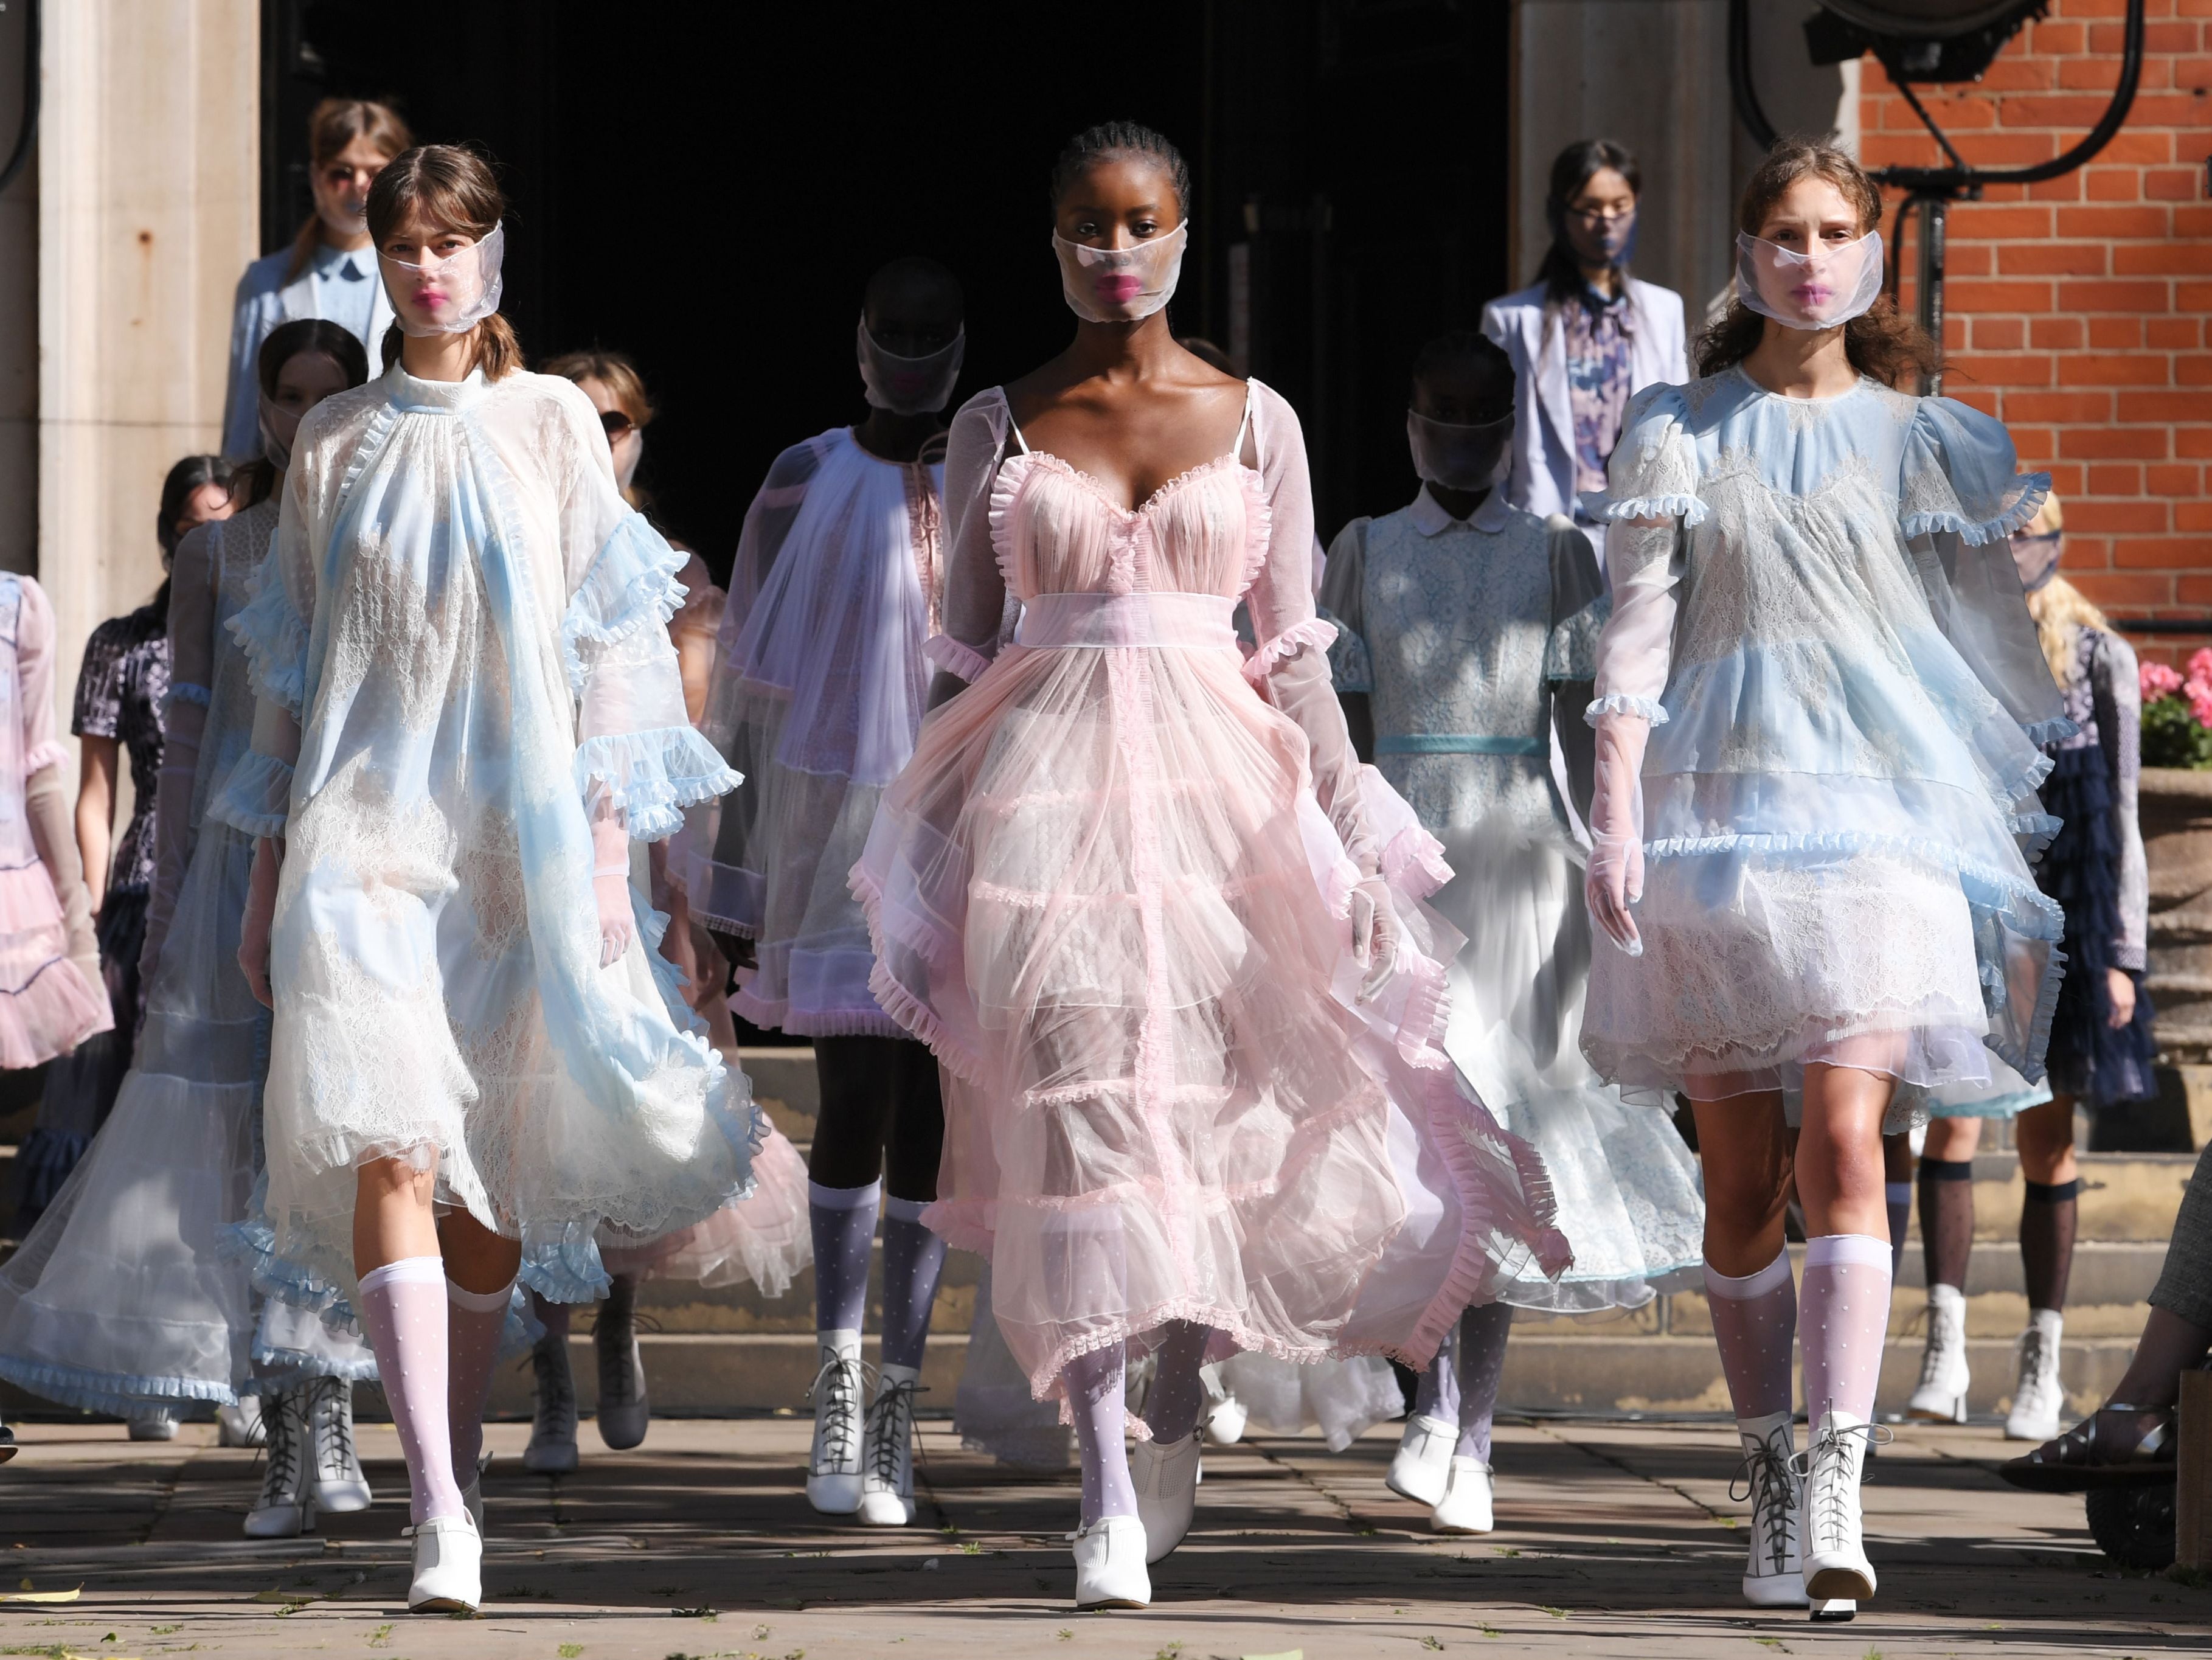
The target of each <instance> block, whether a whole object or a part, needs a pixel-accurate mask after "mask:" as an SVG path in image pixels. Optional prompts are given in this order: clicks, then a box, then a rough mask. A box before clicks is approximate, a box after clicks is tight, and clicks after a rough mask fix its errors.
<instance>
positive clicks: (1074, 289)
mask: <svg viewBox="0 0 2212 1660" xmlns="http://www.w3.org/2000/svg"><path fill="white" fill-rule="evenodd" d="M1189 240H1190V222H1189V221H1188V220H1185V221H1184V222H1182V224H1180V225H1177V226H1176V228H1174V229H1173V230H1171V231H1170V232H1169V233H1168V234H1166V235H1164V236H1155V237H1153V238H1152V240H1150V241H1147V242H1138V243H1135V244H1133V245H1132V246H1129V247H1126V248H1094V247H1091V246H1088V245H1087V244H1085V243H1082V242H1071V241H1069V240H1067V239H1066V237H1065V236H1062V235H1061V234H1060V233H1059V232H1058V231H1054V233H1053V234H1052V247H1053V252H1054V253H1057V254H1058V255H1059V256H1060V293H1061V294H1062V295H1065V296H1066V300H1067V307H1068V309H1069V310H1070V311H1072V312H1073V313H1075V314H1076V315H1077V316H1078V317H1080V318H1081V319H1083V320H1084V321H1085V322H1086V323H1134V322H1137V321H1139V320H1140V319H1144V318H1146V317H1150V316H1151V315H1152V313H1154V312H1156V311H1158V310H1159V308H1160V307H1163V306H1164V305H1166V304H1167V302H1168V301H1170V300H1172V299H1173V298H1174V297H1175V291H1176V279H1177V278H1178V277H1181V276H1182V251H1183V248H1184V246H1186V245H1187V244H1188V242H1189Z"/></svg>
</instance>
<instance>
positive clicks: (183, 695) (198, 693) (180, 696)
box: [54, 680, 215, 752]
mask: <svg viewBox="0 0 2212 1660" xmlns="http://www.w3.org/2000/svg"><path fill="white" fill-rule="evenodd" d="M161 701H162V702H164V703H197V704H198V705H199V706H200V707H201V708H207V706H208V705H209V704H210V703H211V702H214V701H215V694H214V692H212V691H210V690H209V689H208V688H207V687H205V686H202V685H196V684H193V683H192V682H191V681H190V680H172V681H171V682H169V695H168V696H167V697H165V698H164V699H162V700H161ZM54 748H55V750H56V751H57V752H58V751H59V750H60V748H61V745H58V744H57V745H54Z"/></svg>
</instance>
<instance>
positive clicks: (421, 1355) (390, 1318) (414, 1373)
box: [361, 1256, 467, 1523]
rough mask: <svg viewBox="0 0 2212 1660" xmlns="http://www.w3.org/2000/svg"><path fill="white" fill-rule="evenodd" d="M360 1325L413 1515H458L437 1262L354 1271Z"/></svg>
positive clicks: (440, 1263) (424, 1518)
mask: <svg viewBox="0 0 2212 1660" xmlns="http://www.w3.org/2000/svg"><path fill="white" fill-rule="evenodd" d="M361 1323H362V1329H363V1330H365V1331H366V1332H368V1343H369V1347H371V1348H373V1349H374V1350H375V1351H376V1369H377V1371H378V1373H379V1374H380V1376H381V1377H383V1379H384V1398H385V1400H386V1402H387V1403H388V1404H389V1405H390V1406H391V1408H392V1428H394V1429H396V1430H398V1432H399V1451H400V1456H402V1457H404V1458H405V1459H406V1461H407V1482H408V1487H409V1490H410V1493H409V1497H410V1511H411V1513H412V1518H413V1520H415V1521H416V1522H417V1523H422V1522H432V1521H435V1520H437V1519H438V1518H439V1517H452V1516H462V1515H465V1514H466V1513H467V1511H466V1509H465V1506H464V1505H462V1503H461V1490H460V1488H459V1487H458V1486H456V1485H455V1483H454V1481H453V1444H452V1441H451V1439H450V1438H449V1437H448V1433H447V1412H446V1353H447V1352H446V1263H445V1259H444V1258H442V1257H437V1256H403V1257H401V1258H400V1259H399V1261H398V1262H386V1264H385V1265H384V1266H383V1267H382V1268H371V1269H370V1270H369V1271H368V1273H367V1274H363V1275H362V1277H361Z"/></svg>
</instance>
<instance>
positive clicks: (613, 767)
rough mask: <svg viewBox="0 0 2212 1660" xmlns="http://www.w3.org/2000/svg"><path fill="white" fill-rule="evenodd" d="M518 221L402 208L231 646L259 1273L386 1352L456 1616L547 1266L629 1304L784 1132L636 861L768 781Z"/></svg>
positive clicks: (474, 1584) (412, 182) (487, 190)
mask: <svg viewBox="0 0 2212 1660" xmlns="http://www.w3.org/2000/svg"><path fill="white" fill-rule="evenodd" d="M503 206H504V204H503V203H502V201H501V197H500V193H499V190H498V187H497V185H495V183H494V181H493V179H492V176H491V172H490V169H489V167H487V166H486V165H485V164H484V163H483V161H481V160H479V159H478V158H477V157H476V156H475V155H471V154H470V153H469V152H467V151H465V150H461V149H453V148H450V147H447V146H442V145H430V146H426V147H424V148H422V149H415V150H410V151H409V152H408V153H407V154H405V155H402V156H400V157H399V158H398V160H397V161H394V162H393V163H392V165H391V166H390V167H387V168H386V170H385V171H384V172H383V173H381V174H380V175H379V177H378V179H377V182H376V185H375V186H374V189H373V190H372V192H370V196H369V203H368V221H369V228H370V231H371V234H373V235H374V238H375V242H376V246H377V250H378V255H379V258H380V264H381V267H382V273H383V279H384V283H385V285H386V289H388V290H389V292H390V294H391V297H392V308H393V312H394V313H395V316H396V317H397V319H398V321H397V322H396V323H395V325H394V327H393V330H392V333H390V334H388V335H387V336H386V340H385V343H384V357H385V362H386V365H387V366H388V367H387V368H386V372H385V374H384V375H383V376H382V377H381V378H380V379H379V380H375V381H373V382H371V383H370V384H369V385H368V386H364V387H362V389H361V390H360V391H358V392H345V393H341V394H340V395H339V396H337V397H336V398H331V399H329V400H327V401H326V402H325V403H324V404H321V405H320V406H319V407H318V408H317V409H316V410H314V411H313V413H312V414H311V415H310V416H309V417H308V418H307V421H306V422H305V423H303V424H302V426H301V431H300V436H299V441H298V445H297V447H296V449H295V454H294V457H293V464H292V467H291V469H290V471H289V473H288V475H287V477H286V479H285V489H284V498H283V509H282V514H281V517H280V519H279V521H278V526H277V531H276V544H275V546H274V549H273V550H272V551H271V554H270V564H269V567H268V571H269V577H268V579H267V580H264V581H263V582H262V583H261V584H260V585H259V587H258V591H257V593H255V595H254V598H253V599H252V602H251V603H250V604H249V605H247V606H246V609H245V610H244V611H241V612H240V614H239V616H238V617H237V618H236V619H234V623H233V624H232V626H233V628H234V629H235V630H236V631H237V632H239V633H240V636H241V637H242V639H243V640H244V642H245V643H246V648H247V652H248V655H249V657H250V659H251V661H252V670H253V676H254V683H255V686H256V689H257V690H258V692H259V693H260V697H261V701H260V706H259V711H258V715H257V718H256V721H255V727H254V739H253V747H252V751H250V753H249V754H248V756H247V757H246V760H245V761H244V762H243V763H241V764H240V769H239V770H238V772H237V773H236V774H235V775H234V776H233V778H232V780H231V782H230V784H229V786H228V791H227V794H226V799H225V802H224V806H223V816H224V817H225V818H228V821H229V822H230V823H232V824H239V825H240V826H242V827H247V828H250V829H252V830H253V832H254V833H255V834H256V835H257V836H259V837H260V838H261V840H260V841H259V843H258V848H257V850H256V854H255V860H254V866H253V872H252V884H251V891H250V897H249V900H248V905H247V910H246V920H245V924H244V930H243V933H244V939H243V943H242V944H241V946H240V958H241V961H242V963H243V964H244V966H245V968H246V974H247V976H248V978H249V980H252V981H253V982H256V984H257V987H258V988H263V989H264V993H265V988H266V987H267V985H268V983H269V982H270V980H272V979H273V981H274V984H275V1008H276V1022H275V1029H274V1032H273V1036H272V1038H271V1043H270V1068H269V1079H268V1085H267V1089H266V1093H265V1110H264V1128H265V1132H266V1135H267V1140H268V1167H269V1183H268V1195H267V1201H266V1207H265V1213H264V1216H263V1217H262V1218H261V1219H258V1222H257V1223H256V1224H255V1225H254V1226H253V1228H252V1230H251V1232H252V1238H253V1240H254V1241H255V1243H257V1245H258V1249H259V1252H260V1259H261V1260H260V1262H259V1263H258V1268H257V1274H258V1277H259V1278H260V1280H261V1281H262V1283H263V1284H264V1285H265V1286H270V1287H271V1288H273V1289H276V1290H278V1291H280V1292H282V1294H283V1295H285V1296H286V1297H288V1298H290V1299H292V1300H295V1301H303V1302H307V1303H311V1304H322V1305H325V1306H329V1307H331V1308H332V1309H333V1310H337V1308H338V1307H339V1306H340V1305H343V1309H344V1310H345V1312H346V1313H347V1314H348V1315H349V1316H353V1317H356V1318H357V1319H358V1320H359V1323H360V1324H361V1325H362V1329H364V1330H365V1331H366V1332H367V1334H368V1339H369V1341H370V1344H371V1346H372V1347H374V1350H375V1353H376V1358H377V1365H378V1370H379V1372H380V1376H381V1377H382V1380H383V1384H384V1392H385V1395H386V1400H387V1401H388V1402H390V1403H391V1407H392V1420H393V1424H394V1426H395V1427H396V1428H397V1429H398V1432H399V1440H400V1448H401V1450H402V1452H403V1453H404V1456H405V1458H406V1462H407V1468H408V1477H409V1481H410V1487H411V1494H410V1498H411V1511H412V1516H413V1522H414V1526H413V1529H412V1535H413V1538H414V1557H415V1572H414V1582H413V1584H412V1585H411V1586H410V1590H409V1592H408V1606H409V1607H410V1608H412V1609H417V1610H425V1611H429V1610H453V1609H465V1608H475V1607H476V1606H477V1602H479V1601H480V1600H481V1596H482V1580H481V1564H482V1554H483V1540H482V1531H481V1523H480V1521H478V1520H477V1516H480V1514H481V1511H480V1510H479V1509H478V1508H477V1501H476V1495H475V1489H476V1486H477V1481H476V1474H477V1465H476V1459H477V1451H478V1449H479V1445H480V1442H481V1428H480V1423H479V1420H480V1419H481V1416H482V1403H483V1400H484V1398H485V1395H486V1394H487V1393H488V1392H489V1387H490V1382H491V1369H492V1365H493V1361H494V1359H495V1353H496V1351H497V1347H498V1343H499V1337H500V1330H501V1325H502V1323H503V1322H504V1318H505V1315H506V1312H507V1306H508V1303H509V1300H510V1298H511V1296H512V1293H513V1286H514V1281H515V1279H516V1274H517V1270H518V1266H519V1268H520V1273H521V1275H522V1278H523V1279H524V1280H525V1281H526V1283H527V1284H528V1285H529V1286H531V1288H532V1289H533V1290H536V1291H538V1292H542V1293H544V1295H546V1296H548V1297H550V1298H554V1299H555V1300H556V1301H565V1302H575V1301H581V1300H585V1299H587V1298H591V1297H592V1296H593V1295H595V1294H596V1293H598V1292H600V1291H603V1290H604V1289H605V1285H606V1274H605V1269H604V1268H603V1267H602V1266H601V1263H600V1261H599V1250H598V1245H597V1243H596V1240H597V1237H598V1236H599V1231H600V1229H601V1227H602V1226H603V1225H604V1226H606V1227H608V1228H611V1229H612V1230H615V1231H617V1232H618V1233H620V1234H623V1235H626V1236H635V1237H653V1236H657V1235H659V1234H664V1233H667V1232H669V1231H673V1230H675V1229H678V1228H682V1227H687V1226H689V1225H691V1224H692V1223H695V1222H697V1221H699V1220H701V1219H703V1218H705V1217H707V1216H708V1215H710V1214H712V1213H714V1211H715V1210H717V1209H719V1208H720V1207H721V1206H722V1205H723V1204H725V1203H726V1202H727V1201H729V1200H731V1199H732V1198H733V1197H735V1196H737V1195H738V1194H739V1193H740V1192H741V1191H743V1190H744V1187H745V1184H746V1183H747V1182H748V1180H749V1178H750V1162H751V1151H752V1146H753V1142H754V1137H755V1135H756V1133H757V1132H756V1125H757V1113H756V1111H755V1110H754V1108H753V1106H752V1104H751V1102H750V1097H749V1092H748V1091H747V1090H746V1087H745V1085H744V1079H743V1077H742V1075H741V1074H738V1073H733V1072H730V1071H727V1070H726V1068H725V1067H724V1065H723V1062H722V1061H721V1059H720V1056H719V1055H716V1054H715V1052H714V1050H713V1049H711V1048H709V1047H708V1044H707V1043H705V1042H704V1040H703V1039H702V1038H701V1037H699V1036H697V1035H696V1032H695V1031H693V1030H692V1029H691V1027H692V1024H693V1023H692V1020H691V1017H690V1014H689V1012H687V1011H684V1009H683V1008H682V1005H681V1000H680V998H679V997H678V995H677V994H676V993H675V990H674V988H673V982H672V976H671V979H670V981H668V982H663V981H662V980H660V979H659V978H658V977H656V976H655V973H654V970H653V964H652V962H651V960H650V948H649V946H648V945H647V932H648V930H647V928H646V927H645V926H644V925H645V922H646V920H647V917H648V916H649V915H650V913H649V912H647V910H646V909H645V907H644V906H643V905H642V904H641V902H640V901H639V900H638V898H637V897H636V896H635V894H634V892H633V891H632V887H631V883H630V842H631V841H632V840H633V839H636V840H647V841H649V840H655V839H659V838H660V837H664V836H667V835H669V834H670V833H671V831H672V830H675V829H676V828H677V826H678V824H679V822H680V820H681V815H682V811H683V809H684V807H685V806H687V805H689V804H690V803H692V802H694V801H697V800H704V799H706V798H707V797H708V796H711V795H713V794H717V793H719V792H720V791H724V790H726V789H728V788H730V787H732V785H733V784H734V783H735V782H736V778H735V775H733V774H732V773H731V772H730V770H729V769H728V768H726V766H724V765H723V764H722V760H721V757H720V756H719V755H717V754H716V753H715V752H714V749H713V748H712V746H711V745H708V743H707V742H706V740H705V739H703V738H702V737H700V735H699V734H698V733H697V732H696V729H694V728H693V727H692V726H691V723H690V721H688V720H687V719H686V718H685V714H684V690H683V682H682V677H681V674H680V672H679V671H678V665H677V658H676V653H675V650H674V648H672V647H671V645H670V644H669V640H668V635H667V633H666V630H665V622H666V619H667V617H668V616H669V615H670V613H671V611H673V610H674V609H675V607H676V606H677V605H678V604H680V603H681V601H682V599H683V590H682V588H681V587H680V586H679V585H678V582H677V581H676V573H677V571H678V569H681V567H682V564H683V560H682V558H681V556H679V555H678V554H676V553H675V552H673V551H672V550H671V549H670V548H669V546H668V544H666V543H665V542H664V541H663V540H662V539H661V538H660V537H659V535H658V534H656V533H655V532H653V530H652V528H651V527H650V526H648V525H647V523H646V521H645V520H643V519H642V518H641V517H640V516H639V515H638V514H636V513H635V511H633V510H632V509H631V508H629V506H628V504H627V503H625V502H623V499H622V496H621V495H620V493H619V492H618V491H617V489H616V486H615V477H614V471H613V465H612V462H611V459H610V456H609V453H608V449H607V445H606V441H605V435H604V434H603V432H602V431H601V429H600V424H599V417H598V414H597V412H596V411H595V410H593V408H592V404H591V400H590V399H589V398H586V396H585V395H584V393H583V392H581V391H580V390H579V389H578V388H577V387H575V386H574V385H572V384H571V383H569V382H568V381H566V380H559V379H557V378H555V377H550V376H541V375H532V374H524V373H522V372H521V370H520V367H519V358H520V351H519V350H518V348H517V346H516V344H515V339H514V336H513V331H512V330H511V329H509V327H508V326H507V323H506V322H505V320H504V319H502V318H501V317H500V316H499V314H498V309H497V308H498V303H499V291H500V284H499V264H500V252H501V244H502V240H503V239H502V236H501V231H500V228H499V222H500V216H501V212H502V210H503ZM449 1373H450V1376H451V1383H450V1399H451V1401H452V1402H453V1403H454V1405H453V1409H452V1410H451V1411H450V1412H449V1409H448V1399H449V1385H448V1374H449ZM471 1403H472V1404H473V1409H472V1404H471ZM464 1483H465V1486H464ZM472 1512H474V1514H472Z"/></svg>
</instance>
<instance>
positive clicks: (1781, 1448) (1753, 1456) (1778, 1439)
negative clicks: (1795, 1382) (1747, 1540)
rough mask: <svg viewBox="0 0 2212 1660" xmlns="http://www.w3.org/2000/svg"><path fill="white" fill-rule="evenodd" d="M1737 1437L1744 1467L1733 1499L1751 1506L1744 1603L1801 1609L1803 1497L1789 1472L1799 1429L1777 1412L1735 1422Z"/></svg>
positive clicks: (1731, 1493) (1731, 1492)
mask: <svg viewBox="0 0 2212 1660" xmlns="http://www.w3.org/2000/svg"><path fill="white" fill-rule="evenodd" d="M1735 1432H1736V1438H1737V1439H1738V1440H1740V1441H1741V1442H1742V1444H1743V1462H1742V1463H1741V1465H1739V1466H1738V1467H1737V1468H1736V1475H1735V1482H1734V1483H1733V1484H1731V1485H1730V1487H1729V1498H1731V1499H1735V1500H1736V1501H1737V1502H1738V1503H1741V1502H1742V1501H1743V1500H1744V1499H1749V1500H1750V1501H1751V1557H1750V1560H1748V1561H1747V1562H1746V1563H1745V1564H1744V1569H1743V1600H1744V1601H1745V1602H1748V1603H1750V1604H1751V1605H1752V1606H1753V1608H1803V1607H1804V1606H1805V1570H1804V1562H1803V1559H1802V1554H1801V1544H1802V1540H1801V1536H1800V1522H1801V1520H1802V1506H1801V1503H1800V1501H1801V1499H1802V1493H1800V1491H1799V1488H1798V1483H1797V1475H1796V1471H1794V1470H1793V1469H1792V1468H1790V1461H1791V1459H1793V1458H1794V1457H1796V1453H1797V1441H1796V1428H1795V1427H1794V1426H1793V1425H1792V1424H1791V1422H1790V1414H1788V1413H1786V1412H1775V1413H1769V1414H1767V1415H1766V1416H1765V1417H1764V1418H1739V1419H1737V1420H1736V1422H1735ZM1738 1488H1741V1489H1742V1491H1741V1492H1738V1491H1737V1489H1738Z"/></svg>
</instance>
